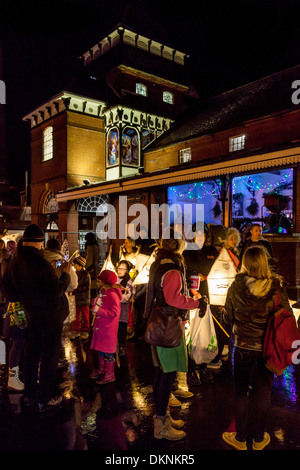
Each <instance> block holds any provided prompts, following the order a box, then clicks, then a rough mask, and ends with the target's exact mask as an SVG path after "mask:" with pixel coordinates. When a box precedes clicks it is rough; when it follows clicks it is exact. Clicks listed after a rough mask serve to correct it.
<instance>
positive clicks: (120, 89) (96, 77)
mask: <svg viewBox="0 0 300 470" xmlns="http://www.w3.org/2000/svg"><path fill="white" fill-rule="evenodd" d="M187 59H188V58H187V55H186V54H184V53H182V52H180V51H178V50H176V49H174V48H171V47H169V46H166V45H164V44H162V43H159V42H157V41H156V40H153V39H151V38H148V37H146V36H143V35H140V34H137V33H136V32H135V31H134V30H133V29H132V28H128V27H126V26H125V25H118V27H117V28H116V29H114V30H113V31H112V32H111V33H109V34H108V35H106V36H105V37H104V38H103V39H102V40H101V41H100V42H99V43H97V44H96V45H94V46H93V47H92V48H91V49H90V50H89V51H87V52H86V53H85V54H83V55H82V68H81V72H80V73H79V75H78V76H76V77H75V78H74V80H73V81H72V82H71V83H69V84H68V86H67V87H66V88H65V89H64V90H63V91H62V92H60V93H59V94H57V95H56V96H55V97H53V98H52V99H51V100H48V101H47V102H46V103H44V104H43V105H41V106H40V107H39V108H38V109H36V110H34V111H33V112H32V113H30V114H29V115H27V116H26V117H25V118H24V119H26V120H29V121H30V124H31V136H32V179H31V194H32V221H33V222H36V223H39V224H40V225H41V226H42V227H43V228H45V229H46V230H47V231H48V233H49V236H51V234H52V235H53V234H54V236H59V238H60V240H61V241H64V240H65V239H67V240H68V243H69V245H70V247H71V250H73V249H76V248H78V246H79V247H80V248H81V249H83V247H84V235H85V233H87V232H88V231H93V232H97V226H98V224H99V222H101V221H103V220H104V219H105V217H106V216H107V205H108V204H109V205H110V206H112V207H114V209H115V214H116V220H117V229H116V231H117V233H116V236H114V237H111V238H108V239H106V241H105V243H106V242H108V243H109V244H112V245H113V249H114V250H115V251H118V249H119V246H120V244H122V243H123V240H124V238H125V237H126V234H127V233H128V230H127V228H128V226H130V224H131V223H132V222H133V221H134V220H135V217H136V213H135V212H134V208H135V204H136V203H137V202H138V203H139V204H142V205H143V206H144V207H145V208H146V210H147V211H148V214H149V217H150V214H151V207H152V206H153V204H156V205H161V204H167V205H168V206H172V205H173V204H175V205H176V207H177V208H178V209H177V210H178V213H177V214H176V213H175V215H174V216H173V220H170V222H172V221H175V220H176V217H178V218H180V217H182V216H183V215H184V214H183V213H184V211H187V210H189V211H190V214H189V217H190V221H191V223H192V222H194V221H195V220H194V219H193V217H194V212H193V205H195V204H203V208H204V209H203V211H204V213H203V214H204V220H205V222H206V223H210V224H215V225H221V224H222V225H224V226H225V227H229V226H235V227H237V228H239V229H240V230H241V231H243V230H244V229H245V228H246V227H247V226H248V224H250V223H251V222H253V221H256V222H259V223H260V224H262V226H263V230H264V236H265V237H267V238H268V239H269V240H270V241H271V243H272V245H273V250H274V254H275V257H276V258H277V259H278V262H279V271H280V273H281V274H283V275H284V276H285V278H286V281H287V284H288V287H289V290H290V295H291V296H292V297H293V298H295V299H298V298H299V297H300V294H299V288H300V279H299V274H298V273H299V263H300V251H299V250H300V235H299V234H300V202H299V201H298V198H297V194H298V193H299V184H300V173H299V164H300V126H299V118H300V109H299V103H298V100H297V95H295V93H297V87H296V84H297V80H298V78H299V76H300V67H299V66H296V67H293V68H291V69H287V70H283V71H282V72H279V73H277V74H274V75H271V76H269V77H265V78H262V79H261V80H258V81H256V82H253V83H250V84H247V85H245V86H243V87H239V88H237V89H234V90H230V91H228V92H225V93H222V94H221V95H218V96H215V97H212V98H210V99H208V100H200V99H199V98H198V96H197V94H196V93H195V92H194V88H193V87H192V86H191V84H190V82H189V81H188V79H187V78H186V75H185V63H186V60H187ZM120 196H123V197H125V196H126V204H127V206H126V210H127V213H126V217H125V219H124V213H123V212H124V206H123V202H122V201H123V199H124V198H123V199H122V200H121V199H120ZM271 196H272V197H273V200H272V201H271V202H270V197H271ZM120 220H122V226H121V227H120V226H118V221H120ZM148 222H150V218H149V219H148ZM123 225H124V226H123ZM102 227H103V225H102ZM147 228H148V229H150V224H148V227H147ZM149 234H150V236H151V232H150V233H149ZM101 246H102V247H103V253H104V256H105V253H106V251H107V248H108V247H107V245H106V244H104V245H103V242H102V241H101Z"/></svg>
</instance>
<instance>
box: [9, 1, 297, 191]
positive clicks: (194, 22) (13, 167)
mask: <svg viewBox="0 0 300 470" xmlns="http://www.w3.org/2000/svg"><path fill="white" fill-rule="evenodd" d="M124 14H125V15H127V18H130V20H131V21H132V26H133V25H134V24H136V27H137V28H140V29H141V32H142V30H143V28H145V29H147V28H148V33H149V34H150V33H153V34H155V35H156V36H158V35H160V36H161V37H162V39H164V40H165V43H166V44H170V45H171V46H172V45H174V46H175V47H178V49H179V50H182V51H187V52H188V53H190V55H191V61H190V62H191V64H192V73H193V80H194V83H195V85H196V88H197V89H198V92H199V95H200V96H201V97H206V96H211V95H214V94H217V93H220V92H223V91H226V90H229V89H232V88H235V87H237V86H240V85H243V84H245V83H249V82H251V81H253V80H257V79H259V78H261V77H263V76H266V75H269V74H271V73H274V72H277V71H280V70H282V69H284V68H288V67H291V66H293V65H296V64H298V63H299V62H300V61H299V54H300V24H299V22H300V2H299V0H297V1H296V0H239V1H237V0H235V1H232V0H228V1H225V0H206V1H202V0H197V1H195V0H184V1H182V2H180V3H179V2H175V3H174V2H172V1H166V0H160V1H158V0H151V2H142V1H137V0H133V1H120V0H111V1H109V0H106V1H104V0H80V1H79V0H60V1H58V0H52V1H48V0H43V1H27V2H26V1H23V2H21V1H13V0H2V1H0V32H1V41H2V45H3V53H4V60H3V62H4V63H3V65H4V77H0V79H3V80H4V81H5V83H6V103H7V104H6V105H5V111H6V143H7V159H8V171H9V173H8V178H9V181H10V183H11V184H13V185H20V186H21V187H22V186H23V185H24V172H25V170H29V168H30V128H29V124H26V123H24V122H23V121H22V118H23V117H24V116H25V115H26V114H27V113H29V112H31V111H32V110H33V109H34V108H35V107H37V106H39V105H40V104H42V103H43V102H45V101H47V100H48V99H49V98H51V97H52V96H54V95H55V94H56V93H58V92H59V91H61V90H62V89H63V86H64V84H65V83H66V82H67V81H68V78H69V77H70V76H71V75H72V73H74V71H75V70H76V66H77V65H78V59H77V58H78V56H80V54H82V53H84V52H85V51H86V50H88V49H89V48H90V47H91V46H93V45H94V44H95V43H96V42H98V41H99V40H100V39H102V37H103V36H104V34H105V33H106V32H109V30H110V28H112V27H113V26H115V25H116V24H117V23H118V22H120V21H121V20H122V18H123V17H124V16H123V15H124ZM149 25H150V28H149ZM145 35H146V34H145ZM150 37H152V36H150ZM161 42H163V40H162V41H161ZM299 79H300V77H299ZM1 106H2V105H1ZM0 132H3V129H0Z"/></svg>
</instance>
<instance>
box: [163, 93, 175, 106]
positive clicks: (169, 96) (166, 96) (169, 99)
mask: <svg viewBox="0 0 300 470" xmlns="http://www.w3.org/2000/svg"><path fill="white" fill-rule="evenodd" d="M163 101H164V103H168V104H174V95H173V93H171V92H170V91H163Z"/></svg>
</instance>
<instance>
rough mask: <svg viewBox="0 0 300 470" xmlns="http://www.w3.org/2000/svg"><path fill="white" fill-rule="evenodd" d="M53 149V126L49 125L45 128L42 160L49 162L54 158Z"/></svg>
mask: <svg viewBox="0 0 300 470" xmlns="http://www.w3.org/2000/svg"><path fill="white" fill-rule="evenodd" d="M53 150H54V149H53V127H52V126H47V127H46V128H45V129H44V130H43V149H42V162H48V161H49V160H52V159H53V157H54V151H53Z"/></svg>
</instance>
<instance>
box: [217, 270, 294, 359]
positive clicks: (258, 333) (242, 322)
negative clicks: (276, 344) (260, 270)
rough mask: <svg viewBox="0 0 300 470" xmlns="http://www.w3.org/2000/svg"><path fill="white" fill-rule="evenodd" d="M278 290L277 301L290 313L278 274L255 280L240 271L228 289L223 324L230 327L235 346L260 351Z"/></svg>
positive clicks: (290, 309)
mask: <svg viewBox="0 0 300 470" xmlns="http://www.w3.org/2000/svg"><path fill="white" fill-rule="evenodd" d="M278 290H279V291H280V303H281V305H282V306H283V307H285V308H286V309H287V310H289V311H291V312H292V308H291V306H290V303H289V300H288V296H287V293H286V290H285V289H284V288H283V287H282V286H281V284H280V281H279V279H278V277H276V276H273V277H272V278H270V279H267V280H266V279H254V278H252V277H248V276H246V274H243V273H240V274H237V275H236V278H235V280H234V281H233V283H232V284H231V286H230V287H229V289H228V293H227V298H226V302H225V312H224V318H223V320H224V326H225V328H226V329H227V331H229V327H228V326H231V327H233V333H234V336H235V345H236V346H238V347H241V348H244V349H252V350H257V351H262V349H263V338H264V334H265V330H266V327H267V321H268V318H269V315H270V313H271V312H272V311H273V310H274V306H275V294H276V292H277V291H278Z"/></svg>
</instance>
